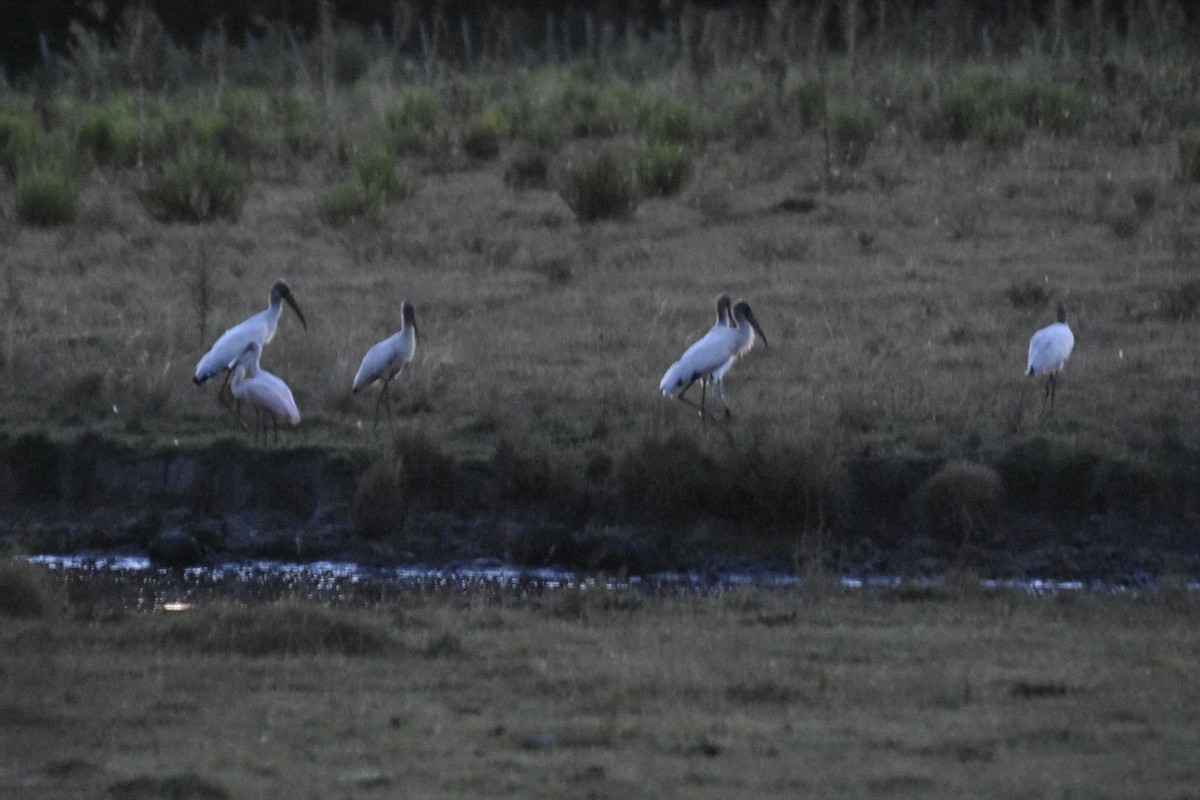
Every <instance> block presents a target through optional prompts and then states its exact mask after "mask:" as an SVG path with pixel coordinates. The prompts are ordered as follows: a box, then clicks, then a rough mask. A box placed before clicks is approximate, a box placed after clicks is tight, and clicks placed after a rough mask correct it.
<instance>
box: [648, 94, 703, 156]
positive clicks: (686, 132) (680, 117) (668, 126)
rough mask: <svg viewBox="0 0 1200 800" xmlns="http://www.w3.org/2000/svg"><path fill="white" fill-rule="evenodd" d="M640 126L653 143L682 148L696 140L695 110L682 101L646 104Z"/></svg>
mask: <svg viewBox="0 0 1200 800" xmlns="http://www.w3.org/2000/svg"><path fill="white" fill-rule="evenodd" d="M641 126H642V130H643V131H644V132H645V134H646V138H647V139H648V140H649V141H650V143H651V144H653V145H674V146H675V147H676V148H677V149H682V148H684V147H688V146H690V145H692V144H693V143H694V142H695V141H696V115H695V112H693V111H692V109H691V107H690V106H686V105H684V104H683V103H679V102H675V101H663V102H660V103H655V104H654V105H651V106H647V107H646V108H645V111H644V112H643V119H642V122H641Z"/></svg>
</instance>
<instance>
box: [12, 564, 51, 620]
mask: <svg viewBox="0 0 1200 800" xmlns="http://www.w3.org/2000/svg"><path fill="white" fill-rule="evenodd" d="M58 603H59V601H58V598H56V597H55V591H54V589H53V588H52V587H51V585H50V582H49V580H48V579H47V577H46V575H45V572H44V570H41V569H39V568H37V567H35V566H33V565H32V564H28V563H26V562H24V561H20V560H17V559H11V558H10V559H6V560H4V561H0V617H44V616H46V615H47V614H49V613H50V612H52V611H53V610H54V609H55V608H56V607H57V605H58Z"/></svg>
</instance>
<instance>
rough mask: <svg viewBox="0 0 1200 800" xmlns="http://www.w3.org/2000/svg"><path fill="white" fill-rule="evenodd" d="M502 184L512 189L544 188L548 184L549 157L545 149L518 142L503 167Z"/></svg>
mask: <svg viewBox="0 0 1200 800" xmlns="http://www.w3.org/2000/svg"><path fill="white" fill-rule="evenodd" d="M504 185H505V186H511V187H512V188H514V189H545V188H547V187H548V186H549V185H550V158H549V157H548V156H547V155H546V151H545V150H543V149H541V148H539V147H535V146H533V145H530V144H525V143H518V144H516V145H514V147H513V149H512V152H511V153H510V154H509V158H508V165H507V166H506V167H505V169H504Z"/></svg>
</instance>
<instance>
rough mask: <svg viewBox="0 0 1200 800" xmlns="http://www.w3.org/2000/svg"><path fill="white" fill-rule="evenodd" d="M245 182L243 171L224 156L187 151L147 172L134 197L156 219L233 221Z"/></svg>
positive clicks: (241, 201) (243, 192) (242, 195)
mask: <svg viewBox="0 0 1200 800" xmlns="http://www.w3.org/2000/svg"><path fill="white" fill-rule="evenodd" d="M248 183H249V178H248V177H247V175H246V171H245V170H244V169H241V168H239V167H237V166H235V165H234V164H231V163H230V162H229V161H227V160H226V159H224V158H221V157H219V156H213V155H211V154H209V155H201V154H199V153H197V152H195V151H187V152H185V153H184V154H183V155H181V156H179V157H178V158H176V159H174V160H172V161H169V162H167V163H166V164H164V165H163V166H162V167H161V168H160V169H157V170H155V171H152V172H150V173H149V174H148V176H147V177H146V180H145V182H144V183H143V184H142V185H141V186H140V187H139V188H138V189H137V197H138V200H139V201H140V202H141V204H142V208H143V209H144V210H145V211H146V213H147V214H149V215H150V216H151V217H152V218H153V219H156V220H158V221H160V222H191V223H200V222H212V221H214V220H218V219H224V220H228V221H230V222H236V221H237V219H238V217H240V216H241V213H242V206H243V205H245V202H246V193H247V189H248Z"/></svg>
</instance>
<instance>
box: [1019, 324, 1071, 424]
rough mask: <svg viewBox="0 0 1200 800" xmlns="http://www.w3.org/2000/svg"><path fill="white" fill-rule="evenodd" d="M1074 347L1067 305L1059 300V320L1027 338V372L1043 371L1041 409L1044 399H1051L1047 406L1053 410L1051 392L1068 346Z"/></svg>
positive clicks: (1064, 363)
mask: <svg viewBox="0 0 1200 800" xmlns="http://www.w3.org/2000/svg"><path fill="white" fill-rule="evenodd" d="M1074 347H1075V334H1073V333H1071V329H1070V328H1069V327H1068V326H1067V307H1066V305H1065V304H1063V303H1062V302H1061V301H1060V302H1059V304H1058V322H1055V323H1053V324H1051V325H1047V326H1046V327H1044V328H1042V329H1041V330H1039V331H1038V332H1037V333H1035V334H1033V337H1032V338H1031V339H1030V340H1029V363H1028V364H1027V365H1026V366H1025V374H1026V375H1045V376H1047V377H1046V395H1045V397H1043V398H1042V411H1043V412H1045V410H1046V401H1047V400H1049V401H1050V410H1051V411H1054V393H1055V390H1056V386H1057V384H1058V373H1060V372H1062V371H1063V368H1064V367H1066V365H1067V359H1068V358H1070V357H1071V350H1072V349H1073V348H1074Z"/></svg>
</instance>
